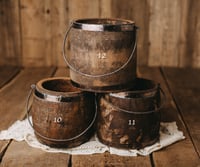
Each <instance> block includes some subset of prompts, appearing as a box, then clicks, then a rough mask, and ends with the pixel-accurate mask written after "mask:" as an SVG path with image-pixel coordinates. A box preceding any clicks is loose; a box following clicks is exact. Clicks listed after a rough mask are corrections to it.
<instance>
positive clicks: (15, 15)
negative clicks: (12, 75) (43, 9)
mask: <svg viewBox="0 0 200 167" xmlns="http://www.w3.org/2000/svg"><path fill="white" fill-rule="evenodd" d="M18 4H19V0H15V1H12V0H1V1H0V25H1V26H0V55H1V59H0V65H14V66H19V65H21V37H20V15H19V5H18Z"/></svg>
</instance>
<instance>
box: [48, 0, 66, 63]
mask: <svg viewBox="0 0 200 167" xmlns="http://www.w3.org/2000/svg"><path fill="white" fill-rule="evenodd" d="M68 10H69V7H68V1H66V0H57V1H54V0H51V8H50V9H49V14H50V15H51V35H52V38H51V40H52V48H51V49H52V58H53V62H52V63H53V64H54V65H56V66H66V63H65V62H64V59H63V57H62V48H63V39H64V34H65V31H66V29H67V28H68V26H69V21H68V20H69V18H68V17H69V15H68Z"/></svg>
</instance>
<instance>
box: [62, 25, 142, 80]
mask: <svg viewBox="0 0 200 167" xmlns="http://www.w3.org/2000/svg"><path fill="white" fill-rule="evenodd" d="M72 25H73V23H71V24H70V26H69V28H68V29H67V31H66V33H65V36H64V41H63V58H64V60H65V62H66V64H67V65H68V66H69V68H70V69H71V70H73V71H74V72H77V73H79V74H80V75H83V76H86V77H92V78H97V77H105V76H108V75H112V74H115V73H117V72H119V71H120V70H122V69H123V68H125V67H126V66H127V65H128V64H129V62H130V61H131V59H135V58H136V55H135V56H134V53H135V50H136V46H137V33H136V34H135V44H134V47H133V50H132V52H131V55H130V56H129V58H128V60H127V61H126V63H125V64H123V65H122V66H121V67H119V68H118V69H116V70H114V71H112V72H109V73H105V74H99V75H91V74H86V73H83V72H81V71H78V70H77V69H75V68H74V67H73V66H72V65H71V64H70V63H69V61H68V60H67V57H66V55H65V43H66V39H67V37H68V34H69V32H70V30H71V28H72ZM135 28H136V30H137V29H138V27H136V26H135Z"/></svg>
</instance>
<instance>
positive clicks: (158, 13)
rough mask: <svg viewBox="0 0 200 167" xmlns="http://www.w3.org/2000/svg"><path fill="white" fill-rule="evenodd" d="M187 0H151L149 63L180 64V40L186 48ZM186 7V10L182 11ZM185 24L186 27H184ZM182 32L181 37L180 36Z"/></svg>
mask: <svg viewBox="0 0 200 167" xmlns="http://www.w3.org/2000/svg"><path fill="white" fill-rule="evenodd" d="M186 5H187V0H184V1H182V0H170V1H160V0H151V1H150V24H149V41H150V47H149V65H166V66H178V65H179V57H180V56H183V55H179V50H178V49H179V42H180V41H181V43H180V44H181V47H180V48H181V49H184V48H183V47H184V46H186V45H184V42H185V41H184V37H185V35H186V34H185V27H186V26H187V25H188V23H187V25H186V24H185V20H184V19H183V18H182V15H184V12H187V8H186ZM183 9H185V11H182V10H183ZM183 25H184V26H185V27H183ZM180 34H181V37H180Z"/></svg>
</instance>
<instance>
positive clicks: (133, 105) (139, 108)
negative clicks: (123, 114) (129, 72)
mask: <svg viewBox="0 0 200 167" xmlns="http://www.w3.org/2000/svg"><path fill="white" fill-rule="evenodd" d="M105 98H106V99H107V100H108V101H109V102H110V103H112V104H113V105H114V106H117V107H118V108H121V109H124V110H128V111H135V112H143V111H145V112H146V111H150V110H154V109H155V108H157V107H158V106H160V92H159V89H158V84H156V83H155V82H153V81H151V80H147V79H142V78H137V80H136V84H135V85H134V86H133V88H131V89H129V90H128V91H126V92H119V93H110V94H109V95H106V96H105Z"/></svg>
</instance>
